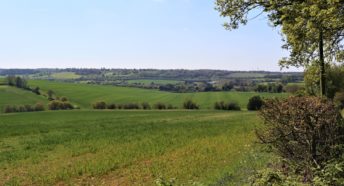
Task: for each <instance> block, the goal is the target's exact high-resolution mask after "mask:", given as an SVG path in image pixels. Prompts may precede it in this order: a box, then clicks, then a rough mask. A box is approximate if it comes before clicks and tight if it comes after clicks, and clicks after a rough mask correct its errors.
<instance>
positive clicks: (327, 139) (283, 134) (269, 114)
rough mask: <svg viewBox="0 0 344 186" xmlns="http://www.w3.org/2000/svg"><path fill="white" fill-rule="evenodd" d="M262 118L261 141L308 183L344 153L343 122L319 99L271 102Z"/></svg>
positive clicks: (293, 98) (336, 110) (275, 100)
mask: <svg viewBox="0 0 344 186" xmlns="http://www.w3.org/2000/svg"><path fill="white" fill-rule="evenodd" d="M260 115H261V116H262V118H263V120H264V125H263V127H261V128H260V129H258V130H257V131H256V133H257V136H258V138H259V140H260V141H261V142H262V143H264V144H268V145H269V146H271V147H272V149H273V150H274V151H275V152H276V154H277V155H279V156H280V157H281V158H283V159H285V160H287V161H288V163H289V164H291V165H292V166H293V167H296V169H295V170H298V173H299V174H301V175H304V179H305V180H308V181H309V180H311V178H313V177H314V172H313V170H314V168H319V167H320V168H322V167H323V166H324V165H326V162H327V161H329V160H331V159H335V158H337V157H338V156H341V154H342V153H343V150H344V149H343V148H342V147H341V145H343V144H344V136H343V133H344V130H343V129H344V127H343V118H342V116H341V115H340V112H339V110H338V109H337V108H336V106H335V105H334V104H333V103H332V102H331V101H328V100H325V99H321V98H317V97H290V98H288V99H280V100H279V99H270V100H266V101H265V102H264V107H263V109H262V110H261V111H260Z"/></svg>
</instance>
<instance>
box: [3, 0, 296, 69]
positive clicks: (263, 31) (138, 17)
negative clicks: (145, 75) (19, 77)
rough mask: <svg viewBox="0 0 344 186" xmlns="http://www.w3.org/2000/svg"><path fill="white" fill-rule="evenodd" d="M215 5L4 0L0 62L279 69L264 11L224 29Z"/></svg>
mask: <svg viewBox="0 0 344 186" xmlns="http://www.w3.org/2000/svg"><path fill="white" fill-rule="evenodd" d="M214 7H215V5H214V1H207V0H198V1H196V0H174V1H171V0H119V1H116V2H113V1H110V0H104V1H101V2H100V1H91V0H86V1H82V0H74V1H68V0H61V1H54V2H53V1H43V0H32V1H24V0H18V1H5V2H2V3H1V6H0V23H1V25H3V27H4V28H5V29H2V30H0V40H1V43H0V61H1V62H0V68H102V67H105V68H122V69H123V68H126V69H190V70H193V69H219V70H229V71H280V67H279V66H278V60H279V59H281V58H282V57H284V56H287V52H286V51H284V50H282V49H281V45H282V41H281V36H280V35H279V33H278V32H279V31H278V29H276V28H273V27H270V26H269V25H268V23H267V18H266V17H264V16H261V17H259V18H257V19H254V20H252V21H251V22H249V24H248V25H247V26H244V27H241V28H240V29H239V30H235V31H231V32H230V31H227V30H225V29H224V28H223V26H222V24H223V23H224V21H225V20H224V19H223V18H221V17H220V16H219V13H218V12H217V11H215V10H214ZM283 71H302V69H295V68H291V69H289V70H288V69H284V70H283Z"/></svg>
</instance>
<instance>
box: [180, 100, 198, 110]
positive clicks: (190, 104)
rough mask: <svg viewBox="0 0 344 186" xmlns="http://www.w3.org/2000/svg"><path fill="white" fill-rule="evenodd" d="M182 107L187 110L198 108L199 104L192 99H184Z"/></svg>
mask: <svg viewBox="0 0 344 186" xmlns="http://www.w3.org/2000/svg"><path fill="white" fill-rule="evenodd" d="M183 108H184V109H189V110H198V109H199V106H198V105H197V103H196V102H194V101H192V100H186V101H184V103H183Z"/></svg>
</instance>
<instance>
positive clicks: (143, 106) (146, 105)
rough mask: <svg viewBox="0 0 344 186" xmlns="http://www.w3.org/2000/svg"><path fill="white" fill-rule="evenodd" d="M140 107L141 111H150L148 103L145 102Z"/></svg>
mask: <svg viewBox="0 0 344 186" xmlns="http://www.w3.org/2000/svg"><path fill="white" fill-rule="evenodd" d="M141 107H142V109H144V110H150V109H151V106H150V105H149V103H147V102H144V103H142V104H141Z"/></svg>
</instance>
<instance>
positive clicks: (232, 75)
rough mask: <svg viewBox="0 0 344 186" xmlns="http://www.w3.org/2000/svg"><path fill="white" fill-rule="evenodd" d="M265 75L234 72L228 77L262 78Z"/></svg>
mask: <svg viewBox="0 0 344 186" xmlns="http://www.w3.org/2000/svg"><path fill="white" fill-rule="evenodd" d="M265 75H266V74H264V73H254V72H236V73H231V74H230V75H229V77H231V78H263V77H265Z"/></svg>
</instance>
